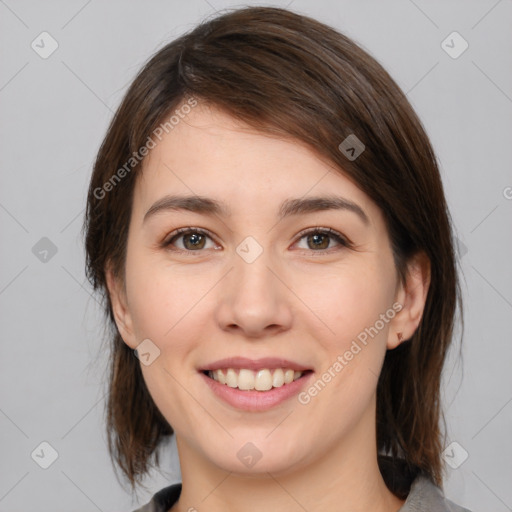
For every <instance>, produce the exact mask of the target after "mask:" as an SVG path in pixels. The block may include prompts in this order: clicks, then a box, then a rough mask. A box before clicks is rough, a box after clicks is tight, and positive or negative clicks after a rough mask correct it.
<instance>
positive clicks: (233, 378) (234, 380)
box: [226, 368, 238, 388]
mask: <svg viewBox="0 0 512 512" xmlns="http://www.w3.org/2000/svg"><path fill="white" fill-rule="evenodd" d="M226 384H227V385H228V386H229V387H230V388H236V387H237V386H238V377H237V375H236V373H235V370H233V368H228V371H227V372H226Z"/></svg>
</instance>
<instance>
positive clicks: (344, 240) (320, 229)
mask: <svg viewBox="0 0 512 512" xmlns="http://www.w3.org/2000/svg"><path fill="white" fill-rule="evenodd" d="M185 233H199V234H201V235H205V236H207V237H208V238H210V239H211V240H212V241H213V242H214V243H217V242H216V241H215V237H214V236H213V235H212V233H210V232H209V231H208V230H207V229H204V228H196V227H193V226H188V227H185V228H178V229H175V230H174V231H173V232H172V233H170V234H169V235H168V236H166V237H165V239H164V241H163V242H162V244H161V245H162V247H163V248H167V247H168V246H170V245H171V241H172V240H173V239H175V238H178V237H179V235H182V234H185ZM310 233H320V234H327V235H330V236H331V237H333V238H336V239H338V243H339V244H340V245H341V246H343V247H352V246H353V244H352V242H351V241H350V240H349V239H348V238H347V237H346V236H344V235H342V234H341V233H340V232H338V231H336V230H335V229H332V228H327V227H322V226H313V227H310V228H306V229H303V230H302V231H300V232H299V233H298V234H297V237H296V240H295V242H294V244H296V243H297V242H299V241H300V240H301V239H302V238H304V237H305V236H307V235H309V234H310ZM332 249H335V248H334V247H331V250H332ZM172 250H173V251H176V252H182V253H183V252H185V253H194V252H197V253H201V252H203V251H190V250H184V249H178V248H176V247H175V248H173V249H172ZM298 250H299V251H305V252H318V253H325V252H329V251H330V249H323V250H318V251H314V250H312V249H309V250H308V249H298Z"/></svg>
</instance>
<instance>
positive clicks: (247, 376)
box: [238, 369, 254, 390]
mask: <svg viewBox="0 0 512 512" xmlns="http://www.w3.org/2000/svg"><path fill="white" fill-rule="evenodd" d="M238 389H243V390H249V389H254V372H253V371H251V370H246V369H241V370H240V373H239V374H238Z"/></svg>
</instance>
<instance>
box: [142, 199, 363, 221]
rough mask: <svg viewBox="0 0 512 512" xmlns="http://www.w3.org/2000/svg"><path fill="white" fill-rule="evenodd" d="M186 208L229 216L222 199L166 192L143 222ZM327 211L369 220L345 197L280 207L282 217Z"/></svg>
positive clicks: (287, 202)
mask: <svg viewBox="0 0 512 512" xmlns="http://www.w3.org/2000/svg"><path fill="white" fill-rule="evenodd" d="M177 210H185V211H190V212H195V213H200V214H204V215H209V216H213V215H219V216H222V217H230V216H231V212H230V210H229V208H228V207H227V206H226V205H225V204H224V203H221V202H220V201H217V200H215V199H211V198H209V197H204V196H197V195H192V196H184V195H166V196H164V197H162V198H160V199H158V200H157V201H156V202H155V203H154V204H153V205H152V206H151V207H150V208H149V210H148V211H147V212H146V214H145V215H144V219H143V222H146V221H147V220H148V219H149V218H150V217H153V216H154V215H156V214H157V213H162V212H166V211H177ZM324 210H346V211H350V212H352V213H355V214H356V215H357V216H358V217H359V218H360V219H361V220H362V221H363V223H364V224H366V225H368V224H369V223H370V221H369V219H368V216H367V215H366V213H365V212H364V210H363V209H362V208H361V207H360V206H359V205H358V204H356V203H354V202H352V201H350V200H348V199H345V198H343V197H339V196H334V195H329V196H316V197H307V198H298V199H286V200H285V201H283V203H282V204H281V206H280V208H279V214H278V215H279V219H280V220H282V219H284V218H285V217H289V216H292V215H302V214H306V213H313V212H319V211H324Z"/></svg>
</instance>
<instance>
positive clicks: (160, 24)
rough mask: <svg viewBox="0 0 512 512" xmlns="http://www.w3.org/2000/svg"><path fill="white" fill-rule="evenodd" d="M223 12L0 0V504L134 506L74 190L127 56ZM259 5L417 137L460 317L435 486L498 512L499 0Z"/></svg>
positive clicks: (503, 227) (505, 155)
mask: <svg viewBox="0 0 512 512" xmlns="http://www.w3.org/2000/svg"><path fill="white" fill-rule="evenodd" d="M249 4H252V5H256V4H260V3H259V2H249V3H247V4H244V5H249ZM241 5H242V4H237V3H235V2H229V1H221V0H188V1H185V2H181V1H180V2H171V1H165V2H164V1H151V2H142V1H132V2H122V1H108V2H100V1H97V0H92V1H91V0H89V1H84V0H77V1H66V2H65V1H60V2H56V1H51V2H50V1H47V2H36V1H22V0H20V1H16V0H5V1H3V0H0V38H1V44H0V52H1V55H0V59H1V69H0V106H1V114H0V130H1V133H0V141H1V153H0V158H1V165H2V167H1V174H0V176H1V188H0V227H1V230H2V231H1V232H2V244H1V265H0V308H1V309H0V311H1V333H2V342H1V350H2V352H1V355H2V357H1V362H0V432H1V440H0V442H1V445H0V450H1V453H0V475H1V478H0V510H1V511H10V512H14V511H20V510H23V511H27V510H35V509H36V508H37V510H41V511H50V510H51V511H53V512H59V511H68V510H101V511H105V512H106V511H114V510H124V511H128V510H132V508H134V507H135V506H136V505H137V502H136V501H132V500H131V497H130V495H129V493H127V492H126V491H125V490H124V489H123V488H122V487H121V486H120V485H119V483H118V482H117V480H116V477H115V474H114V472H113V469H112V466H111V464H110V461H109V458H108V456H107V451H106V444H105V439H106V438H105V434H104V433H103V407H104V404H105V400H104V387H103V385H102V377H103V372H104V370H105V363H106V352H105V349H104V347H103V345H102V341H101V340H102V330H101V326H100V325H101V321H102V316H101V312H100V309H99V306H98V304H97V302H96V299H95V298H94V297H92V296H91V291H90V287H89V285H88V283H87V282H86V280H85V275H84V254H83V248H82V243H81V238H80V228H81V222H82V218H83V213H84V207H85V196H86V189H87V183H88V179H89V176H90V172H91V166H92V162H93V159H94V156H95V153H96V152H97V150H98V148H99V144H100V142H101V140H102V138H103V136H104V134H105V131H106V128H107V125H108V122H109V120H110V119H111V116H112V113H113V111H114V110H115V109H116V107H117V106H118V104H119V102H120V99H121V97H122V95H123V94H124V92H125V91H126V87H127V85H128V84H129V83H130V81H131V80H132V78H133V77H134V75H135V73H136V72H137V71H138V69H139V68H140V66H141V65H142V63H143V62H144V61H145V60H146V59H147V58H148V57H149V56H150V55H151V54H153V53H154V52H155V51H156V50H157V49H159V48H161V47H162V46H163V45H164V44H165V43H166V42H168V41H169V40H171V39H173V38H175V37H176V36H178V35H180V34H181V33H183V32H184V31H186V30H188V29H190V28H191V27H192V26H194V25H195V24H196V23H197V22H198V21H199V20H201V19H202V18H203V17H204V16H207V15H211V14H213V13H214V12H215V11H216V10H219V9H222V8H225V7H229V6H241ZM260 5H261V4H260ZM267 5H276V6H281V7H285V6H287V5H289V7H290V8H291V9H293V10H295V11H297V12H300V13H303V14H308V15H311V16H313V17H315V18H317V19H319V20H320V21H324V22H326V23H329V24H331V25H333V26H335V27H336V28H338V29H340V30H342V31H344V32H345V33H346V34H347V35H349V36H351V37H352V38H354V39H355V40H356V41H357V42H359V43H360V44H361V45H362V46H363V47H364V48H365V49H366V50H368V51H369V52H370V53H371V54H372V55H373V56H375V57H376V58H377V59H378V60H379V61H380V62H381V63H382V64H383V65H384V67H385V68H386V69H387V70H388V71H389V72H390V74H391V75H392V76H393V77H394V78H395V80H396V81H397V82H398V84H399V85H400V86H401V87H402V89H403V90H404V92H406V93H407V96H408V98H409V100H410V101H411V103H412V104H413V107H414V108H415V109H416V110H417V112H418V114H419V116H420V118H421V119H422V121H423V123H424V125H425V128H426V129H427V132H428V134H429V135H430V137H431V140H432V143H433V145H434V148H435V150H436V152H437V154H438V157H439V162H440V165H441V169H442V174H443V180H444V184H445V187H446V194H447V197H448V201H449V204H450V207H451V211H452V214H453V219H454V222H455V226H456V229H457V233H458V237H459V239H460V249H461V253H460V254H461V258H460V260H461V268H462V271H463V274H464V277H463V289H464V296H465V313H466V332H465V335H464V341H463V359H462V360H460V359H459V358H458V355H457V354H458V351H457V350H456V349H455V350H453V351H452V353H451V355H450V358H449V360H448V361H447V365H446V371H445V390H446V391H445V393H444V401H445V408H446V410H447V420H448V425H449V439H450V442H452V441H455V442H457V443H458V445H455V447H453V446H452V447H450V449H449V450H448V453H449V457H450V461H451V462H452V464H454V461H455V462H456V464H455V465H458V464H460V462H461V461H462V460H463V458H464V453H465V452H464V451H463V450H465V451H467V453H468V455H469V457H468V458H467V460H465V461H464V462H463V463H462V464H460V465H459V467H458V468H457V469H452V468H451V467H448V477H447V480H446V485H445V491H446V494H447V496H448V497H450V498H451V499H453V500H454V501H456V502H458V503H459V504H461V505H464V506H466V507H468V508H471V509H472V510H473V511H475V512H484V511H489V510H493V511H496V512H501V511H506V510H512V486H511V485H510V484H511V482H512V467H511V466H512V462H511V461H512V436H511V433H512V372H511V371H510V366H511V362H512V343H511V339H512V337H511V332H512V327H511V322H510V320H511V317H512V315H511V313H512V286H511V284H512V273H511V269H510V268H511V267H510V261H511V258H510V256H511V253H512V251H511V249H512V237H511V233H512V230H511V227H512V199H511V197H512V189H511V188H507V187H512V173H511V172H510V164H511V161H512V150H511V147H512V116H511V114H512V66H511V62H510V56H511V55H512V33H511V30H510V27H511V26H512V25H511V20H512V1H511V0H501V1H496V0H485V1H484V0H481V1H471V2H470V1H451V2H443V1H440V0H439V1H431V2H427V1H425V0H423V1H420V0H414V1H413V0H396V1H380V2H378V1H372V2H369V1H366V2H358V1H355V0H347V1H337V2H335V1H333V0H331V1H328V0H322V1H320V0H317V1H315V2H306V1H304V0H294V1H292V2H290V0H286V1H283V2H274V3H272V4H267ZM43 31H47V32H49V34H51V36H52V37H53V38H54V39H55V40H56V41H57V43H58V45H59V46H58V49H57V50H56V51H55V52H54V53H53V54H52V55H51V56H49V57H48V58H46V59H43V58H41V57H40V55H39V54H38V53H36V51H34V50H33V49H32V47H31V43H32V41H34V40H35V41H36V43H37V42H38V41H39V45H40V46H41V45H42V44H41V43H40V37H39V35H40V34H41V32H43ZM453 31H457V32H459V33H460V34H461V36H462V37H463V38H464V39H465V40H466V41H467V42H468V44H469V47H468V49H467V50H466V51H465V52H464V53H462V54H461V55H460V56H458V58H452V57H451V56H450V55H448V53H446V51H445V49H444V48H443V46H442V42H443V40H445V38H446V37H447V36H448V35H449V34H451V33H452V32H453ZM448 41H450V39H449V40H448ZM448 44H450V45H451V46H454V50H458V49H460V48H461V46H460V41H455V42H454V43H448ZM49 47H50V46H49V40H46V43H45V48H46V49H48V48H49ZM43 237H47V238H48V239H49V240H51V242H52V244H54V246H55V248H54V251H55V249H56V250H57V252H56V253H55V254H53V253H52V251H51V247H49V245H48V244H49V243H48V241H45V240H44V241H42V242H40V240H41V238H43ZM38 243H39V245H36V244H38ZM34 246H35V247H36V248H35V249H33V248H34ZM44 250H48V251H49V252H47V253H44ZM45 258H46V261H44V259H45ZM42 260H43V261H42ZM456 346H457V345H456ZM43 441H46V442H48V443H50V445H51V446H52V447H53V448H54V449H55V450H56V451H57V452H58V454H59V456H58V458H57V460H56V461H55V462H54V463H53V464H52V465H51V466H50V467H49V468H48V469H42V468H41V467H39V465H38V464H36V462H35V461H34V460H33V459H32V458H31V453H33V451H34V450H36V449H37V450H36V452H35V453H36V454H37V453H39V455H40V457H39V459H38V458H37V456H34V459H36V460H38V461H39V462H44V460H43V459H45V457H46V460H47V461H48V460H49V459H48V457H50V456H51V453H50V452H49V451H48V449H46V452H45V451H44V449H43V452H41V448H38V447H39V445H40V443H41V442H43ZM43 448H44V447H43ZM452 448H453V451H452ZM168 450H169V451H166V452H165V453H166V454H168V455H167V456H166V460H165V461H164V463H163V465H162V472H161V473H158V472H154V473H152V474H151V475H150V477H149V478H148V479H147V485H148V491H147V492H146V493H143V492H141V493H140V494H139V496H138V500H139V501H138V502H139V503H143V502H146V501H147V500H148V499H149V497H150V495H151V494H152V493H153V492H155V491H157V490H159V489H160V488H162V487H164V486H165V485H168V484H169V483H171V482H176V481H179V478H180V475H179V467H178V462H177V458H176V452H175V445H174V444H173V443H171V446H170V447H169V448H168ZM43 454H44V455H43Z"/></svg>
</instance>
